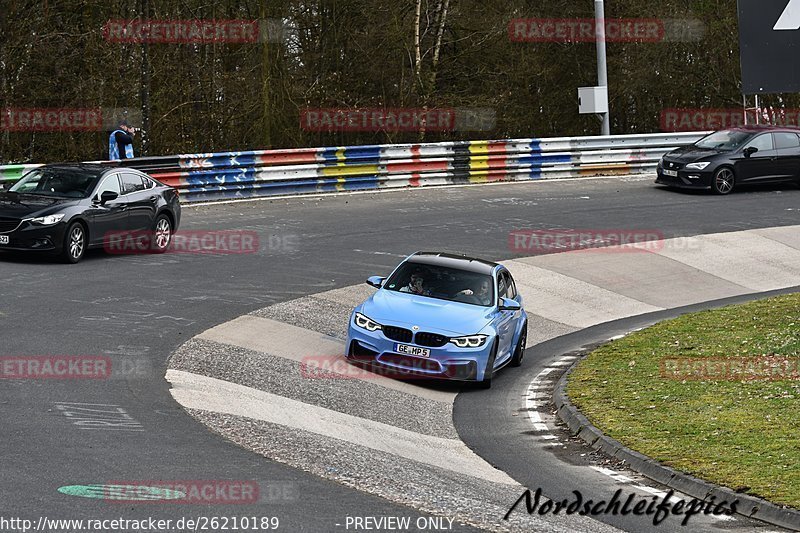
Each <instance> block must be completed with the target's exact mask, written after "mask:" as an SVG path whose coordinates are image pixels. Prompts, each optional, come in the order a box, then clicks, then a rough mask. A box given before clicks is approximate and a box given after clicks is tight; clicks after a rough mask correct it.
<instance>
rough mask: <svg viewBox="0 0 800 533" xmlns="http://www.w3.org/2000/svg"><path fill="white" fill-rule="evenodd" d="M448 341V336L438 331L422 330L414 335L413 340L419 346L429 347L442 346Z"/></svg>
mask: <svg viewBox="0 0 800 533" xmlns="http://www.w3.org/2000/svg"><path fill="white" fill-rule="evenodd" d="M449 341H450V339H449V338H447V337H445V336H444V335H439V334H438V333H427V332H425V331H422V332H420V333H417V334H416V335H415V336H414V342H416V343H417V344H419V345H420V346H430V347H431V348H439V347H441V346H444V345H445V344H447V343H448V342H449Z"/></svg>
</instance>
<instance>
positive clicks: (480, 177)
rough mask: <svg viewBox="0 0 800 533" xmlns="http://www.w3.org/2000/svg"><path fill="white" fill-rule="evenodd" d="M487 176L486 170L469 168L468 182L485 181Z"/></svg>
mask: <svg viewBox="0 0 800 533" xmlns="http://www.w3.org/2000/svg"><path fill="white" fill-rule="evenodd" d="M488 178H489V171H488V170H477V171H476V170H470V171H469V182H470V183H486V182H487V181H488Z"/></svg>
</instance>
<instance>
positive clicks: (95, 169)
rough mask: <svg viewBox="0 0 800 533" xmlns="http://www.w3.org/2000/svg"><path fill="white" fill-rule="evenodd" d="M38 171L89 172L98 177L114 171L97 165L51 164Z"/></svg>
mask: <svg viewBox="0 0 800 533" xmlns="http://www.w3.org/2000/svg"><path fill="white" fill-rule="evenodd" d="M39 170H65V171H71V170H72V171H75V170H78V171H83V172H90V173H93V174H96V175H98V176H100V175H101V174H103V173H104V172H106V171H107V170H115V169H112V168H109V167H107V166H104V165H99V164H97V163H51V164H49V165H42V166H41V167H39Z"/></svg>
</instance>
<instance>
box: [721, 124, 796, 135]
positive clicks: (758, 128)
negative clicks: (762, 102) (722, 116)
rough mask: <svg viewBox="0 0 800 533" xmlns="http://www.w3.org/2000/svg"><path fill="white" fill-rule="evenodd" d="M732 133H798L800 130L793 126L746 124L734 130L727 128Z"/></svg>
mask: <svg viewBox="0 0 800 533" xmlns="http://www.w3.org/2000/svg"><path fill="white" fill-rule="evenodd" d="M728 129H729V130H733V131H744V132H747V133H762V132H766V131H778V132H781V131H786V132H791V133H800V128H797V127H795V126H773V125H771V124H748V125H747V126H736V127H735V128H728Z"/></svg>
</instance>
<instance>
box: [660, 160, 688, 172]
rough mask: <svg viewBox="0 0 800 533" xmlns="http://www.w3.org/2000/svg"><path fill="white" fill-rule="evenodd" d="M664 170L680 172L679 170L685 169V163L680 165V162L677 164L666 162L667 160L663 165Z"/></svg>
mask: <svg viewBox="0 0 800 533" xmlns="http://www.w3.org/2000/svg"><path fill="white" fill-rule="evenodd" d="M663 168H665V169H667V170H679V169H681V168H683V163H678V162H675V161H666V160H665V161H664V163H663Z"/></svg>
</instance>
